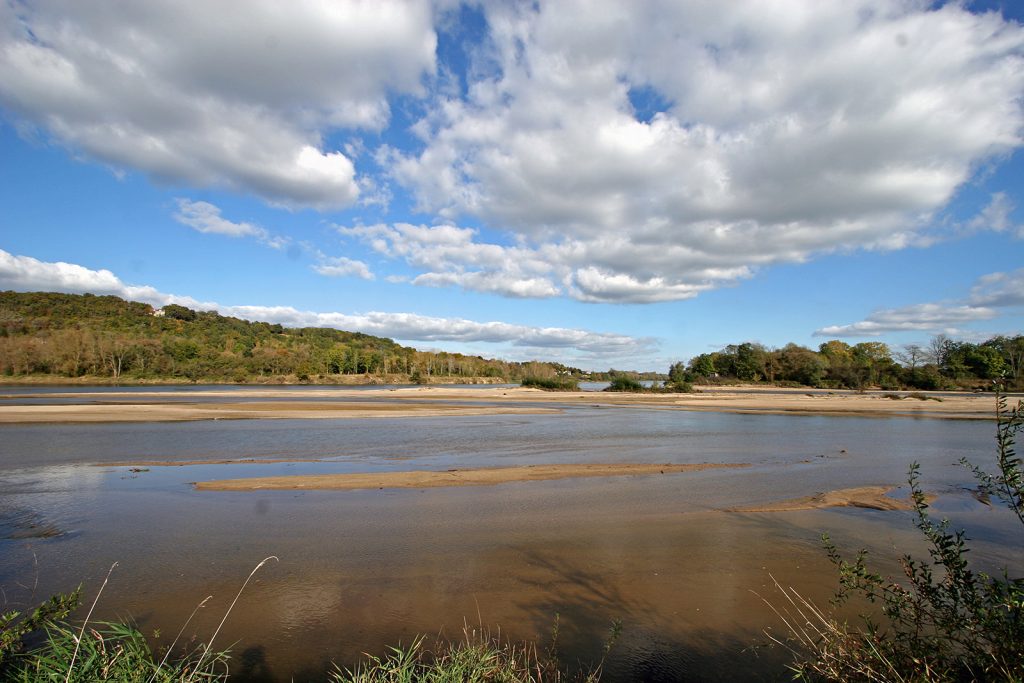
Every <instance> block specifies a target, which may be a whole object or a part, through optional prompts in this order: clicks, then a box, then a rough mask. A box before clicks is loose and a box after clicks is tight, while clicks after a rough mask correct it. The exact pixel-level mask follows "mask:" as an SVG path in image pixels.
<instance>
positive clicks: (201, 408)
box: [0, 386, 1017, 424]
mask: <svg viewBox="0 0 1024 683" xmlns="http://www.w3.org/2000/svg"><path fill="white" fill-rule="evenodd" d="M893 395H898V394H893ZM929 396H931V397H932V398H933V399H935V400H918V399H915V398H911V397H905V398H902V399H901V400H893V399H891V398H888V397H887V396H886V395H885V394H882V393H880V392H875V393H859V392H856V391H834V392H827V393H823V392H820V391H817V392H815V391H811V390H801V389H779V388H772V389H766V388H751V387H700V388H699V393H691V394H671V393H667V394H660V393H659V394H628V393H605V392H547V391H541V390H539V389H530V388H523V387H487V388H466V387H443V386H437V387H408V388H401V389H346V388H335V387H332V388H324V389H302V390H301V392H299V391H296V390H295V389H275V388H244V389H237V390H222V391H189V390H183V391H175V392H174V393H173V400H167V399H168V398H170V396H169V395H168V393H167V392H159V391H132V392H90V391H82V392H76V391H69V392H62V393H54V394H47V395H46V397H45V398H50V399H60V400H64V401H71V402H66V403H60V404H44V403H38V402H30V401H29V400H26V399H31V398H32V397H26V396H24V395H20V396H19V395H14V394H6V395H0V398H3V399H4V401H3V402H2V403H0V423H9V424H13V423H41V422H167V421H181V420H241V419H283V418H290V419H316V418H326V419H337V418H372V417H393V418H397V417H440V416H458V415H501V414H520V415H521V414H536V413H556V412H560V411H561V410H562V409H564V408H567V407H571V408H575V407H587V408H598V409H600V408H608V409H615V408H641V409H653V410H683V411H708V412H724V413H740V414H773V415H822V416H849V417H902V418H905V417H911V418H940V419H976V420H977V419H981V420H991V419H993V418H994V413H995V399H994V398H993V397H992V396H991V395H985V394H957V395H951V394H943V395H941V396H939V395H929ZM36 398H38V397H36ZM1016 398H1017V396H1012V397H1011V400H1016ZM242 399H246V400H242ZM285 399H287V400H285ZM19 401H25V402H24V403H20V402H19Z"/></svg>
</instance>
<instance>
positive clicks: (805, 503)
mask: <svg viewBox="0 0 1024 683" xmlns="http://www.w3.org/2000/svg"><path fill="white" fill-rule="evenodd" d="M893 488H894V487H892V486H858V487H855V488H849V489H838V490H836V491H827V492H825V493H818V494H816V495H813V496H804V497H803V498H790V499H789V500H780V501H779V502H777V503H768V504H765V505H751V506H747V507H737V508H729V510H728V512H788V511H791V510H817V509H821V508H835V507H855V508H866V509H868V510H911V509H913V507H912V505H911V503H910V501H909V500H906V499H904V500H900V499H898V498H890V497H889V496H888V495H886V494H887V493H888V492H889V491H892V490H893Z"/></svg>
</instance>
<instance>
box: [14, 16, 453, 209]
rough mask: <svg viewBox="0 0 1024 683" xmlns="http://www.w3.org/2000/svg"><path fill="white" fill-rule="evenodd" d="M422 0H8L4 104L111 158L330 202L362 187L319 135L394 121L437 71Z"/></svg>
mask: <svg viewBox="0 0 1024 683" xmlns="http://www.w3.org/2000/svg"><path fill="white" fill-rule="evenodd" d="M431 19H432V10H431V8H430V6H429V5H428V3H427V2H426V1H425V0H423V1H420V2H416V1H415V0H413V1H409V2H402V1H399V0H375V1H374V2H365V1H359V0H338V1H336V2H330V3H324V2H318V1H316V0H300V1H297V2H288V3H279V2H273V1H271V0H251V1H247V2H244V3H219V2H205V1H203V0H152V1H147V2H144V3H129V4H128V5H126V4H124V3H122V2H117V1H116V0H99V1H97V2H88V3H83V2H77V1H76V0H41V1H39V2H26V3H17V4H15V3H4V4H3V5H2V6H0V105H3V106H4V107H6V108H8V109H9V110H11V111H13V112H15V113H16V114H17V115H20V116H21V117H23V118H24V119H26V120H27V121H29V122H31V123H34V124H36V125H39V126H42V127H43V128H45V129H46V130H47V131H48V132H49V133H50V134H51V135H52V136H53V137H54V138H55V139H57V140H58V141H60V142H62V143H63V144H66V145H68V146H69V147H71V148H73V149H74V150H76V151H81V152H84V153H85V154H87V155H89V156H92V157H94V158H96V159H99V160H101V161H103V162H106V163H108V164H111V165H113V166H115V167H118V168H128V169H138V170H141V171H143V172H145V173H147V174H149V175H150V176H152V177H153V178H156V179H158V180H163V181H171V182H176V183H178V182H185V183H190V184H192V185H196V186H204V187H205V186H222V187H228V188H232V189H237V190H241V191H245V192H249V193H253V194H256V195H259V196H261V197H263V198H265V199H266V200H268V201H270V202H273V203H275V204H281V205H285V206H295V207H305V206H312V207H317V208H322V209H328V208H337V207H344V206H348V205H351V204H352V203H353V202H354V201H355V200H356V198H357V196H358V194H359V188H358V180H357V178H356V171H355V168H354V166H353V163H352V160H351V159H350V158H349V157H348V156H346V155H345V154H344V153H343V152H342V151H339V150H332V149H328V148H325V147H324V133H325V131H328V130H331V129H334V128H341V127H349V128H366V129H371V130H378V129H381V128H382V127H384V126H386V125H387V122H388V119H389V114H390V108H389V105H388V100H387V96H388V94H389V92H391V91H395V92H406V93H417V92H420V91H421V85H420V79H421V77H422V76H423V75H424V74H425V73H431V72H433V69H434V59H435V56H434V51H435V45H436V35H435V33H434V31H433V27H432V25H431Z"/></svg>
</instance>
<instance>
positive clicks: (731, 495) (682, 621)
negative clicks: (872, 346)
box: [0, 388, 1024, 681]
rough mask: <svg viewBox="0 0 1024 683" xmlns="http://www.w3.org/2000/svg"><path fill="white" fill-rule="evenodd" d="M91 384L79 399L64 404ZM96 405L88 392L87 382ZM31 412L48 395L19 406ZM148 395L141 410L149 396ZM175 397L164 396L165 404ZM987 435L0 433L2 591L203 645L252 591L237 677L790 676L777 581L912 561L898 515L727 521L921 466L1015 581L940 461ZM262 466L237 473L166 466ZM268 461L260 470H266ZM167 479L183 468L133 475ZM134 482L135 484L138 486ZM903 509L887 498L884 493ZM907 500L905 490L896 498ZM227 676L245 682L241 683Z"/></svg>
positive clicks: (654, 424) (340, 429)
mask: <svg viewBox="0 0 1024 683" xmlns="http://www.w3.org/2000/svg"><path fill="white" fill-rule="evenodd" d="M76 390H84V389H76ZM90 390H91V388H90ZM25 400H26V401H31V400H38V396H37V397H36V399H33V398H31V396H29V395H28V394H27V393H26V396H25ZM147 400H149V399H147ZM153 400H157V401H159V400H174V399H173V391H172V390H168V391H167V397H166V399H160V398H157V399H153ZM993 434H994V425H993V424H992V423H988V422H984V421H962V420H937V419H910V418H861V417H815V416H787V415H737V414H725V413H711V412H686V411H675V410H649V409H634V408H628V407H597V406H590V405H585V406H583V405H573V406H565V407H564V410H563V412H561V413H558V414H534V415H495V416H486V415H484V416H480V415H477V416H459V417H443V418H375V419H344V420H332V419H323V420H290V419H281V420H240V421H212V420H211V421H198V422H173V423H140V424H122V423H102V424H75V425H70V424H63V425H61V424H50V425H2V426H0V587H2V588H3V589H4V593H3V596H0V597H2V599H4V600H6V602H7V604H8V605H9V606H24V605H25V604H28V602H29V601H30V599H31V597H32V595H33V594H34V596H35V598H36V599H41V598H42V597H44V596H46V595H47V594H49V593H50V592H52V591H58V590H70V589H72V588H74V586H76V585H77V584H78V583H79V582H84V584H85V592H86V594H87V595H88V596H90V598H91V596H92V595H94V594H95V591H96V589H97V588H98V587H99V585H100V584H101V583H102V580H103V577H104V576H105V575H106V573H107V571H108V569H109V568H110V566H111V565H112V564H113V563H114V562H117V563H118V566H117V567H116V569H115V570H114V572H113V574H112V576H111V581H110V585H109V586H108V587H107V589H106V591H105V592H104V594H103V596H102V598H101V600H100V602H99V605H98V607H97V615H98V618H100V619H114V618H122V617H126V616H130V617H131V618H133V619H134V620H135V621H136V622H137V623H138V624H139V626H140V627H141V628H142V629H143V631H144V632H145V633H146V634H147V635H150V636H152V635H153V633H154V631H155V630H159V631H160V633H161V634H162V635H161V639H162V640H160V641H158V642H169V640H170V638H172V637H173V634H174V633H176V632H177V630H178V629H179V628H180V627H181V625H182V624H183V623H184V622H185V620H186V619H187V618H188V615H189V613H190V612H192V610H193V608H194V607H195V605H196V604H198V603H199V602H200V601H201V600H203V598H205V597H206V596H207V595H213V596H214V597H213V599H212V600H210V602H209V603H208V604H207V606H206V607H204V608H203V609H202V610H201V611H200V613H199V615H198V616H197V618H196V619H195V620H194V621H193V622H192V623H191V624H190V625H189V629H188V632H189V633H195V634H196V636H197V637H198V638H199V639H200V640H202V639H204V638H207V637H208V634H209V633H211V632H212V631H213V629H214V628H215V627H216V624H217V622H219V621H220V619H221V617H222V616H223V614H224V610H225V609H226V606H227V604H228V603H230V601H231V600H232V599H233V598H234V595H235V593H236V592H237V590H238V588H239V587H240V586H241V584H242V582H243V581H244V580H245V578H246V576H247V575H248V574H249V572H250V571H251V570H252V569H253V567H254V566H256V564H257V563H259V561H260V560H262V559H263V558H265V557H268V556H271V555H273V556H276V557H277V558H278V560H277V561H276V562H270V563H268V565H267V566H265V567H264V568H263V569H261V570H260V572H259V573H258V574H257V575H256V577H255V578H254V581H253V583H252V584H250V585H249V587H248V588H247V589H246V592H245V593H244V594H243V596H242V598H241V600H240V601H239V603H238V606H237V607H236V608H235V611H234V612H233V613H232V614H231V617H230V619H229V620H228V622H227V625H226V626H225V631H224V632H223V633H222V634H221V635H220V636H219V637H218V643H219V645H222V646H227V645H231V644H234V645H233V647H232V652H233V662H234V670H235V672H236V673H237V674H238V679H237V680H242V681H288V680H291V679H292V678H294V680H296V681H304V680H323V672H324V671H325V670H326V669H327V668H329V666H330V662H331V661H332V660H333V661H336V662H338V663H339V664H342V665H345V666H348V665H351V664H353V663H354V662H356V661H357V659H358V658H359V657H360V655H361V653H363V652H371V653H377V654H380V653H382V652H384V650H385V647H386V646H387V645H389V644H395V643H398V642H403V643H408V642H410V641H411V639H412V638H413V637H414V636H415V635H417V634H427V635H430V636H434V635H437V634H439V633H441V634H443V635H445V636H449V637H453V638H457V637H460V636H461V634H462V631H463V629H464V628H466V627H468V628H470V629H477V630H479V629H480V628H481V627H483V628H485V629H490V630H491V632H492V633H494V634H497V633H498V631H499V629H500V633H501V637H502V638H503V639H505V638H511V639H533V640H537V641H539V642H540V643H541V645H544V644H545V643H546V639H547V638H548V636H549V634H550V632H551V629H552V625H553V623H554V621H555V618H556V617H555V615H556V614H558V615H559V616H558V622H559V630H560V636H559V649H560V651H561V653H562V656H563V660H564V661H565V662H566V663H567V664H570V665H571V664H575V663H577V662H592V661H596V660H597V659H598V658H599V657H600V650H601V646H602V643H603V640H604V638H605V635H606V633H607V630H608V627H609V624H610V623H611V621H612V620H613V619H621V621H622V624H623V631H622V636H621V638H620V639H619V641H618V642H617V643H616V644H615V646H614V647H613V649H612V651H611V653H610V654H609V657H608V659H607V661H606V664H605V674H606V675H605V678H604V680H608V681H628V680H649V681H660V680H666V681H667V680H724V679H733V680H735V679H747V680H787V679H788V674H787V672H786V671H785V670H784V668H783V665H784V663H785V661H786V653H785V652H784V651H782V650H781V649H780V648H763V647H760V646H761V645H763V644H764V643H765V642H766V641H767V637H766V636H765V635H764V630H765V629H771V630H772V631H773V632H774V633H777V634H778V633H780V632H781V631H780V629H781V630H782V631H784V629H783V628H782V624H781V622H779V620H778V618H777V617H776V616H775V615H774V613H773V612H772V610H771V609H770V608H769V607H768V606H767V604H766V603H765V601H764V600H763V599H762V598H764V599H767V600H768V601H769V602H773V601H780V600H782V598H781V595H780V594H778V593H777V591H776V589H775V588H774V587H773V580H777V581H779V583H780V584H782V585H784V586H793V587H794V588H797V589H798V590H799V591H800V592H801V594H803V595H804V596H805V597H808V598H810V599H813V600H815V601H816V602H818V603H819V604H822V605H825V604H827V600H828V598H829V597H830V595H831V594H832V592H833V591H834V589H835V586H836V575H835V571H834V569H833V568H832V566H831V565H830V564H829V563H828V561H827V558H826V557H825V554H824V552H823V551H822V550H821V544H820V540H819V537H820V534H821V533H822V532H826V531H827V532H828V533H830V534H831V535H832V537H833V538H834V540H835V541H836V542H837V544H838V545H839V546H840V548H842V549H844V550H845V551H847V552H848V553H849V554H850V555H852V554H853V553H855V551H856V550H857V549H859V548H861V547H867V548H869V549H870V550H871V551H872V553H873V555H872V556H873V557H874V558H876V559H875V562H876V564H875V566H876V567H877V568H879V569H880V570H882V571H883V572H889V573H896V572H897V571H898V568H897V566H896V564H895V561H894V558H896V557H897V556H898V555H900V554H902V553H904V552H915V553H922V552H923V549H922V546H921V545H920V541H919V538H918V537H917V535H916V534H915V533H914V531H913V528H912V517H911V514H910V513H909V512H900V511H886V512H881V511H874V510H864V509H852V508H841V509H826V510H798V511H790V512H773V513H739V512H729V511H728V509H729V508H734V507H740V506H753V505H759V504H764V503H769V502H773V501H779V500H784V499H789V498H796V497H800V496H806V495H811V494H814V493H817V492H821V491H827V490H833V489H840V488H846V487H853V486H866V485H899V484H901V483H902V482H904V481H905V479H906V473H907V469H908V467H909V465H910V463H911V462H912V461H919V462H920V463H921V469H922V474H923V479H924V485H925V488H927V489H928V490H929V491H930V492H934V493H936V494H938V498H937V500H936V502H935V504H934V508H935V510H936V511H937V514H943V515H948V516H951V517H952V518H953V520H954V522H955V523H956V524H958V525H962V526H965V527H966V528H967V529H968V531H969V533H970V535H971V536H972V538H974V539H976V540H975V543H974V546H973V547H974V548H975V551H974V552H973V553H972V555H974V556H975V557H974V559H975V560H976V561H978V562H979V563H980V565H981V566H988V567H993V568H994V567H998V566H1001V565H1005V564H1011V565H1014V566H1016V567H1020V566H1021V564H1022V559H1024V558H1022V554H1021V551H1020V547H1019V543H1017V542H1015V541H1012V539H1013V538H1014V537H1013V535H1012V534H1013V533H1014V531H1015V530H1014V527H1013V526H1012V525H1011V524H1010V521H1009V518H1008V517H1007V515H1004V514H1002V511H1001V510H999V509H998V508H997V507H989V506H985V505H982V504H980V503H978V502H977V501H976V500H975V499H974V498H973V497H972V496H971V495H970V494H969V492H968V491H967V490H966V489H968V488H969V487H970V486H971V479H970V476H969V473H967V472H966V471H965V470H964V469H963V468H962V467H960V466H958V465H957V464H956V462H957V461H958V460H959V459H960V458H961V457H967V458H970V459H972V460H973V461H976V462H978V463H979V464H985V465H990V464H991V461H992V458H993V443H994V440H993V438H992V437H993ZM240 458H252V459H256V461H257V462H254V463H245V464H180V463H188V462H190V461H208V460H223V459H240ZM260 460H264V461H268V462H262V463H261V462H259V461H260ZM150 461H155V462H163V463H167V464H173V463H179V465H177V466H157V465H153V464H147V465H145V466H138V467H135V468H131V467H129V466H128V465H127V464H125V463H131V462H136V463H138V462H150ZM577 462H588V463H591V462H592V463H621V462H644V463H647V462H650V463H680V464H689V463H706V462H707V463H745V464H749V465H750V466H749V467H747V468H743V469H727V470H714V469H712V470H705V471H695V472H683V473H677V474H666V475H650V476H627V477H610V478H594V479H563V480H558V481H543V482H519V483H507V484H502V485H498V486H489V487H465V488H437V489H421V490H416V489H412V490H362V491H255V492H254V491H248V492H224V491H197V490H195V489H194V488H193V487H192V485H191V483H192V482H196V481H204V480H211V479H219V478H228V477H232V478H234V477H246V476H270V475H282V474H316V473H334V472H338V473H341V472H376V471H389V470H393V471H400V470H411V469H417V470H423V469H430V470H446V469H456V468H458V469H464V468H470V467H503V466H510V465H529V464H554V463H577ZM133 470H136V471H133ZM900 493H901V491H899V490H898V491H897V492H896V493H895V494H894V495H897V496H898V495H900ZM902 493H903V494H905V488H904V489H903V490H902ZM233 680H235V679H233Z"/></svg>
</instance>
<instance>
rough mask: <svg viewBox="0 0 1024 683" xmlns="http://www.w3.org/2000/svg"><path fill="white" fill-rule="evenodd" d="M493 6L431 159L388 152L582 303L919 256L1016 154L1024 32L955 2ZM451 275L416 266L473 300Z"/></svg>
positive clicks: (423, 198)
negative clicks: (986, 166)
mask: <svg viewBox="0 0 1024 683" xmlns="http://www.w3.org/2000/svg"><path fill="white" fill-rule="evenodd" d="M484 10H485V13H486V18H487V23H488V29H489V33H488V36H487V40H486V41H485V43H484V45H483V46H481V47H480V49H479V50H477V52H476V57H477V59H476V63H475V65H474V68H472V69H470V71H469V73H468V75H467V79H468V83H467V86H468V87H467V90H466V93H465V94H464V95H463V94H457V93H455V94H453V93H451V92H448V91H445V92H438V93H436V94H435V99H436V103H435V106H434V107H433V108H432V110H431V112H430V113H429V114H428V115H427V116H426V117H424V118H423V119H422V120H421V121H420V122H419V123H418V124H417V125H416V126H415V128H414V130H415V132H416V133H417V134H419V135H420V136H421V139H422V141H423V148H422V149H421V150H416V151H411V152H410V151H407V150H401V149H394V148H384V149H381V150H379V151H378V155H377V156H378V159H379V161H380V162H382V163H385V164H387V165H388V166H389V167H390V173H391V176H392V177H393V178H394V179H395V180H396V181H397V182H399V183H400V184H402V185H404V186H405V187H406V188H408V189H409V190H410V191H411V192H413V193H414V195H415V197H416V198H417V200H418V203H419V206H420V208H421V209H422V210H424V211H429V212H433V213H435V215H437V216H439V217H440V218H441V219H443V220H445V221H450V222H453V223H458V222H473V223H477V224H480V225H484V226H486V227H487V228H488V229H489V230H491V231H494V232H497V233H502V234H504V235H506V236H507V237H510V239H507V240H504V241H508V242H511V243H514V244H516V245H517V248H519V247H522V246H525V245H528V246H529V248H530V250H531V251H532V252H533V253H537V254H543V256H544V257H545V258H548V259H550V262H551V263H550V265H551V270H552V272H553V273H555V275H556V276H557V277H555V281H557V282H560V283H563V285H564V286H563V288H562V290H561V291H562V292H563V293H565V294H568V295H570V296H573V297H576V298H579V299H583V300H587V301H629V302H646V301H661V300H667V299H683V298H688V297H691V296H693V295H694V294H695V293H697V292H699V291H701V290H702V289H705V288H707V287H709V286H719V285H721V284H727V283H729V282H730V281H731V280H732V279H734V278H735V277H747V276H749V275H750V274H751V273H752V272H753V271H754V270H755V269H756V268H758V267H762V266H766V265H770V264H775V263H781V262H800V261H804V260H807V259H809V258H812V257H814V256H815V255H817V254H821V253H825V252H830V251H835V250H838V249H856V248H882V249H898V248H903V247H906V246H908V245H911V244H920V243H921V241H920V239H919V238H918V234H919V233H920V232H921V231H923V230H924V229H925V228H926V227H927V226H929V224H930V222H931V221H932V219H933V218H934V217H935V215H936V212H939V211H941V210H942V209H943V208H944V207H945V206H946V205H947V203H948V202H949V201H950V199H951V198H952V197H953V196H954V194H955V193H956V191H957V189H958V188H959V187H960V186H961V185H962V184H963V183H964V182H965V181H967V180H968V179H969V178H970V177H971V175H972V173H973V172H974V169H975V168H977V167H978V165H979V164H980V163H982V162H983V161H985V160H986V159H989V158H993V157H994V156H997V155H1000V154H1003V153H1006V152H1008V151H1010V150H1012V149H1014V148H1016V147H1018V146H1020V144H1021V130H1022V125H1024V113H1022V108H1021V102H1022V98H1021V95H1022V92H1024V28H1022V27H1021V26H1020V25H1019V24H1016V23H1010V22H1006V21H1003V20H1002V18H1001V17H1000V16H999V15H998V14H997V13H987V14H975V13H971V12H969V11H967V10H966V9H965V8H964V7H963V6H961V5H960V4H958V3H945V4H943V5H942V6H941V7H938V8H933V7H932V6H931V5H930V4H928V3H922V2H906V1H903V0H855V1H853V2H842V3H835V2H817V1H814V0H794V1H792V2H786V3H775V4H773V5H771V8H770V10H769V8H768V7H767V6H766V5H765V4H764V3H763V2H758V1H756V0H737V1H736V2H729V3H724V4H723V3H706V2H678V1H676V0H664V1H658V0H655V1H652V2H645V3H640V4H638V3H633V2H617V1H612V0H607V1H603V2H589V1H588V2H583V1H582V0H580V1H575V2H574V1H572V0H568V1H566V2H558V3H532V4H531V3H490V4H485V5H484ZM652 103H653V105H652ZM999 208H1000V207H999V206H998V205H996V206H995V207H994V209H993V212H992V213H991V215H990V216H989V218H990V219H995V220H994V222H993V221H990V224H991V227H993V228H996V227H997V225H998V221H999V213H998V209H999ZM480 241H484V242H486V241H495V240H485V239H482V240H480ZM463 249H464V251H465V252H467V254H468V253H469V250H468V248H467V247H466V246H465V245H464V246H463ZM473 258H479V256H477V255H474V256H473ZM461 265H462V266H463V270H472V269H473V268H472V267H473V266H476V261H473V260H468V261H465V262H463V263H461ZM459 266H460V262H459V261H457V260H456V259H455V257H454V256H453V258H452V259H451V260H450V262H449V263H446V264H444V270H445V271H447V272H449V273H452V272H454V273H455V275H451V274H449V275H448V276H447V277H444V276H442V275H440V274H438V273H439V272H442V271H440V270H438V269H436V268H433V264H426V263H424V264H423V265H422V266H421V267H422V268H424V269H425V271H426V277H425V281H427V282H440V281H445V282H451V283H459V284H463V286H468V287H472V286H474V284H475V283H476V282H477V278H476V277H466V276H465V275H464V274H463V270H460V269H459ZM476 269H477V270H481V271H484V272H486V269H482V268H476ZM730 276H734V277H730ZM525 277H527V278H528V277H529V276H525ZM524 279H525V278H524ZM508 293H509V294H515V292H514V291H513V290H509V291H508Z"/></svg>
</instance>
